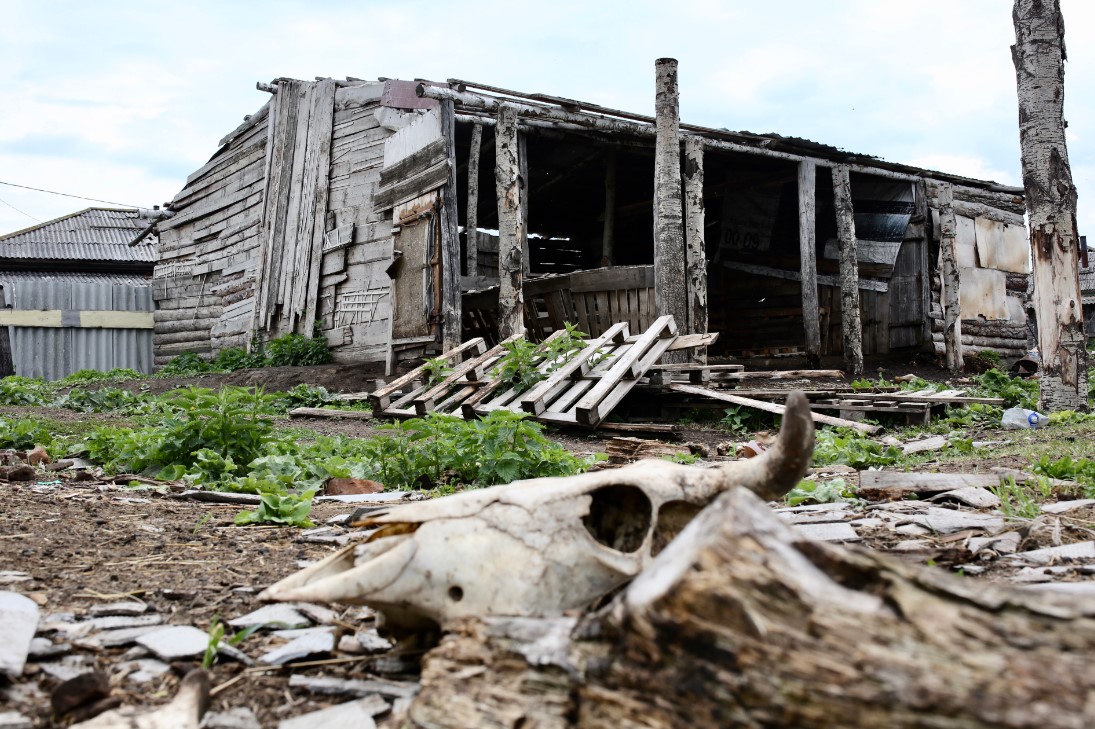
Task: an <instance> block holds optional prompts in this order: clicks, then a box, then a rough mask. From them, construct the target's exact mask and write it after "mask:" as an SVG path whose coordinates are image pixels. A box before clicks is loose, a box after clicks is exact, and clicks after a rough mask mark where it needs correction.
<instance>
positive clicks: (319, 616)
mask: <svg viewBox="0 0 1095 729" xmlns="http://www.w3.org/2000/svg"><path fill="white" fill-rule="evenodd" d="M290 605H292V606H293V607H295V608H296V609H297V610H299V611H300V612H302V613H304V614H305V615H306V616H308V618H309V619H310V620H311V621H312V622H313V623H315V624H317V625H331V624H332V623H334V622H336V621H337V620H338V613H337V612H336V611H334V610H332V609H330V608H326V607H323V606H322V605H316V604H314V603H310V602H294V603H290Z"/></svg>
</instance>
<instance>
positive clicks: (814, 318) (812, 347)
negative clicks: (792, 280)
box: [798, 160, 821, 367]
mask: <svg viewBox="0 0 1095 729" xmlns="http://www.w3.org/2000/svg"><path fill="white" fill-rule="evenodd" d="M816 180H817V166H816V165H815V164H814V163H813V162H811V161H809V160H806V161H803V162H799V163H798V249H799V272H800V273H801V275H802V323H803V326H804V327H805V329H806V364H807V366H808V367H817V366H818V365H819V364H821V324H820V323H819V322H818V302H817V233H816V228H817V226H816V223H817V203H816V200H815V188H816Z"/></svg>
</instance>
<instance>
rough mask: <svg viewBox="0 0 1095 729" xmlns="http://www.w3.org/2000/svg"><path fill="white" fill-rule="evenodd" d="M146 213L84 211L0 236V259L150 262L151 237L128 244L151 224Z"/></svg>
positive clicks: (100, 209) (151, 259)
mask: <svg viewBox="0 0 1095 729" xmlns="http://www.w3.org/2000/svg"><path fill="white" fill-rule="evenodd" d="M147 212H148V211H145V210H136V209H133V210H117V209H113V208H87V209H86V210H81V211H79V212H76V213H72V214H71V215H65V216H63V217H60V218H56V219H54V220H50V221H47V222H45V223H41V224H39V225H35V226H33V227H31V228H25V229H23V230H18V231H15V232H14V233H9V234H7V235H3V236H0V258H19V259H27V258H36V259H41V260H53V261H56V260H69V261H71V260H82V261H135V262H154V261H155V260H156V253H155V245H154V244H155V242H156V240H155V238H154V237H150V238H147V239H145V241H144V242H142V243H141V244H140V245H136V246H130V245H129V242H130V241H132V240H133V239H134V238H136V237H137V234H138V233H140V232H141V231H142V230H144V229H145V228H147V227H148V226H149V225H150V224H151V223H152V219H151V218H149V217H148V215H147Z"/></svg>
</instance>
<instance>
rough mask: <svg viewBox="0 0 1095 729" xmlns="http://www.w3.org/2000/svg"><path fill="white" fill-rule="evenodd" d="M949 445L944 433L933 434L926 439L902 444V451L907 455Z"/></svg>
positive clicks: (937, 449) (941, 448)
mask: <svg viewBox="0 0 1095 729" xmlns="http://www.w3.org/2000/svg"><path fill="white" fill-rule="evenodd" d="M946 447H947V437H946V436H944V435H933V436H932V437H930V438H925V439H924V440H917V441H912V442H911V443H906V444H905V445H903V446H901V452H902V453H903V454H905V455H906V456H908V455H911V454H913V453H925V452H927V451H939V450H943V449H944V448H946Z"/></svg>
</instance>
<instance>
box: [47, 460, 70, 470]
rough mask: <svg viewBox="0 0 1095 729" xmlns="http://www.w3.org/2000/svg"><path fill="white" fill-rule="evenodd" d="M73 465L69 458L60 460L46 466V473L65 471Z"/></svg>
mask: <svg viewBox="0 0 1095 729" xmlns="http://www.w3.org/2000/svg"><path fill="white" fill-rule="evenodd" d="M73 465H75V463H74V461H73V460H72V459H71V458H62V459H61V460H59V461H54V462H53V463H50V464H49V465H47V466H46V470H47V471H67V470H68V469H70V468H72V467H73Z"/></svg>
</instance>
